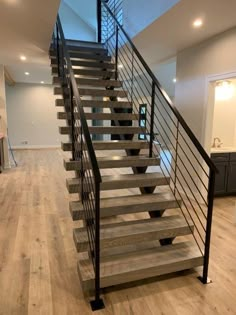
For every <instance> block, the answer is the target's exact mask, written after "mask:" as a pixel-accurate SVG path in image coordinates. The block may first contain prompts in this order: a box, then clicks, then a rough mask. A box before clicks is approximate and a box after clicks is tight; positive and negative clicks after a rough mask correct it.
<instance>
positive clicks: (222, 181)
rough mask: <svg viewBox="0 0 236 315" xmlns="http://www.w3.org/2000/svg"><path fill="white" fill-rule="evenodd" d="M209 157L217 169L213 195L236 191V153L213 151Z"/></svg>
mask: <svg viewBox="0 0 236 315" xmlns="http://www.w3.org/2000/svg"><path fill="white" fill-rule="evenodd" d="M211 158H212V160H213V162H214V163H215V165H216V167H217V169H218V171H219V173H218V174H217V175H216V183H215V195H216V196H220V195H228V194H234V193H236V153H213V154H212V155H211Z"/></svg>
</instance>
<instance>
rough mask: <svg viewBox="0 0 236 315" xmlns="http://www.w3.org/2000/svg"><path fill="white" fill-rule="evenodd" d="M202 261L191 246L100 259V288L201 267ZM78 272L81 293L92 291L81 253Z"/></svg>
mask: <svg viewBox="0 0 236 315" xmlns="http://www.w3.org/2000/svg"><path fill="white" fill-rule="evenodd" d="M202 264H203V257H202V256H201V254H200V253H199V249H198V247H197V246H196V245H195V244H194V243H193V242H183V243H178V244H173V245H167V246H162V247H158V246H156V247H153V248H148V249H143V250H137V251H133V252H130V253H124V254H119V255H112V256H107V257H104V258H101V266H100V270H101V287H102V288H106V287H109V286H112V285H117V284H122V283H127V282H132V281H136V280H142V279H145V278H150V277H155V276H161V275H165V274H168V273H172V272H177V271H181V270H184V269H191V268H195V267H198V266H202ZM78 272H79V275H80V279H81V283H82V286H83V290H84V291H89V290H91V289H93V288H94V278H95V277H94V270H93V265H92V262H91V259H89V258H88V255H86V254H85V253H81V254H80V256H79V262H78Z"/></svg>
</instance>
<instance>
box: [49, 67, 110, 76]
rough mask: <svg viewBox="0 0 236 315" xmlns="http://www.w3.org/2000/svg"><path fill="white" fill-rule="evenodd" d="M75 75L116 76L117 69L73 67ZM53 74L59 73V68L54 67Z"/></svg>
mask: <svg viewBox="0 0 236 315" xmlns="http://www.w3.org/2000/svg"><path fill="white" fill-rule="evenodd" d="M73 72H74V74H75V75H77V76H78V75H81V76H90V77H103V78H107V77H108V78H114V77H115V71H112V70H111V69H110V70H102V69H100V70H98V69H97V70H96V69H73ZM52 75H56V76H57V75H58V70H57V68H55V67H54V68H52Z"/></svg>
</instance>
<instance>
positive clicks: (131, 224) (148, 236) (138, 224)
mask: <svg viewBox="0 0 236 315" xmlns="http://www.w3.org/2000/svg"><path fill="white" fill-rule="evenodd" d="M193 230H194V227H193V224H190V225H188V224H187V223H186V221H185V219H184V218H183V217H182V216H166V217H162V218H157V219H156V218H155V219H153V218H152V219H144V220H136V221H128V222H120V223H113V224H106V225H101V228H100V250H101V252H102V250H103V249H107V248H114V247H121V246H126V245H131V244H139V243H142V242H148V241H153V240H161V239H167V238H175V237H177V236H183V235H189V234H191V233H192V232H193ZM73 236H74V242H75V246H76V248H77V251H78V252H85V251H88V250H89V240H88V234H87V229H86V228H77V229H74V232H73ZM101 255H102V253H101Z"/></svg>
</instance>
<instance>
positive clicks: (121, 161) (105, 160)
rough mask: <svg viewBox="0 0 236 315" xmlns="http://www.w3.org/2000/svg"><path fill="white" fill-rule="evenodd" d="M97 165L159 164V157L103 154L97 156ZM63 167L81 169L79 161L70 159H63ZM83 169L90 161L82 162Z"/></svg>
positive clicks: (132, 165)
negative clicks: (102, 155) (103, 155)
mask: <svg viewBox="0 0 236 315" xmlns="http://www.w3.org/2000/svg"><path fill="white" fill-rule="evenodd" d="M97 161H98V166H99V168H101V169H104V168H120V167H146V166H147V167H148V166H158V165H160V158H159V157H152V158H150V157H148V156H146V155H133V156H119V155H117V156H105V157H98V158H97ZM64 167H65V170H66V171H76V170H77V171H78V170H80V169H81V162H80V161H71V160H70V159H64ZM83 167H84V169H88V168H91V165H90V163H84V165H83Z"/></svg>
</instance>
